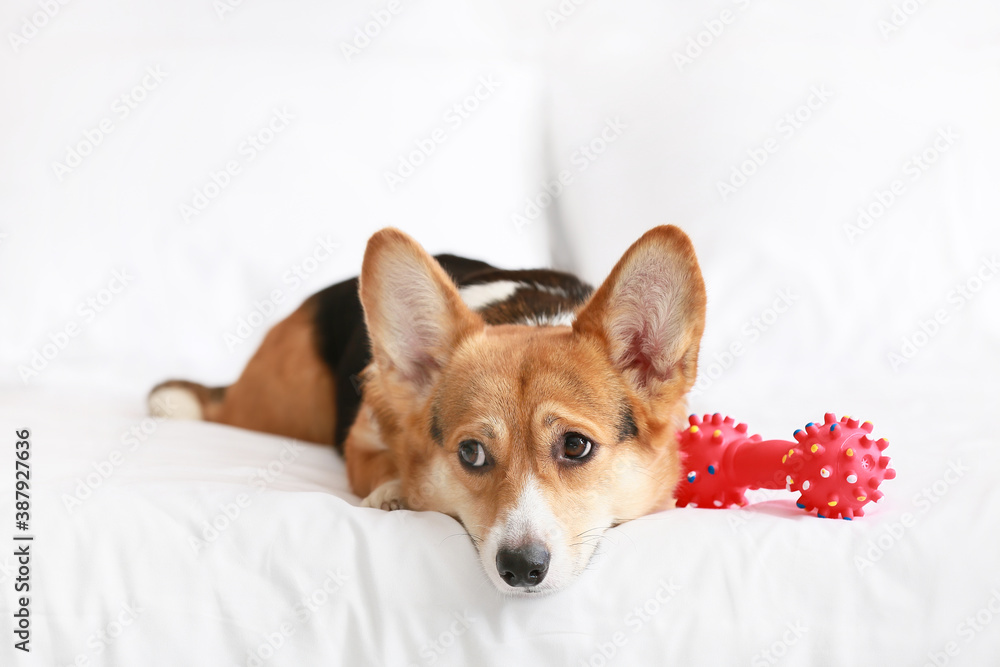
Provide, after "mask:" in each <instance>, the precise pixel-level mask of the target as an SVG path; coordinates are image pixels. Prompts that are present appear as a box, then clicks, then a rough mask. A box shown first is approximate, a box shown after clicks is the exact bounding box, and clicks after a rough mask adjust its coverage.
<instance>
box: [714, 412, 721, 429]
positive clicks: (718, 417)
mask: <svg viewBox="0 0 1000 667" xmlns="http://www.w3.org/2000/svg"><path fill="white" fill-rule="evenodd" d="M712 423H713V424H715V425H716V426H718V425H719V424H721V423H722V415H721V414H719V413H718V412H716V413H715V414H714V415H712Z"/></svg>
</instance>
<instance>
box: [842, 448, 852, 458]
mask: <svg viewBox="0 0 1000 667" xmlns="http://www.w3.org/2000/svg"><path fill="white" fill-rule="evenodd" d="M844 456H845V457H846V458H851V457H852V456H854V449H852V448H851V447H848V448H847V449H845V450H844Z"/></svg>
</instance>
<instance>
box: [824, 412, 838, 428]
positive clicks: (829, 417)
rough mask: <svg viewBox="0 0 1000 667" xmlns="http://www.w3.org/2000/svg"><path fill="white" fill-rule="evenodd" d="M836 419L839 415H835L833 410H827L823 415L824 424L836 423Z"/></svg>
mask: <svg viewBox="0 0 1000 667" xmlns="http://www.w3.org/2000/svg"><path fill="white" fill-rule="evenodd" d="M836 421H837V415H835V414H834V413H832V412H827V413H826V414H825V415H823V424H824V425H825V424H833V423H836Z"/></svg>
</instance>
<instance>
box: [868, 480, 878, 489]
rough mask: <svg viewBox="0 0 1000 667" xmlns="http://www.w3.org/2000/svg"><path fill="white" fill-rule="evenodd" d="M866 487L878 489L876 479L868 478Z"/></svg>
mask: <svg viewBox="0 0 1000 667" xmlns="http://www.w3.org/2000/svg"><path fill="white" fill-rule="evenodd" d="M868 486H870V487H872V488H873V489H877V488H878V479H877V478H875V477H869V478H868Z"/></svg>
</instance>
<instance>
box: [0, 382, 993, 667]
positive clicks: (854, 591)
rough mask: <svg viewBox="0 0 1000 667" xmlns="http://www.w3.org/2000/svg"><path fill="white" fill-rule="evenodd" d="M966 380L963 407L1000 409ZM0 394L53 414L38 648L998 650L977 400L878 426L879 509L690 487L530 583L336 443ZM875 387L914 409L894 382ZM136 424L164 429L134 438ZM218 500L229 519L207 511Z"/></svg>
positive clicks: (425, 661)
mask: <svg viewBox="0 0 1000 667" xmlns="http://www.w3.org/2000/svg"><path fill="white" fill-rule="evenodd" d="M924 395H925V398H926V397H927V395H926V394H924ZM962 398H963V399H964V401H965V406H966V407H965V409H964V410H963V412H966V413H968V412H969V411H974V410H975V409H976V408H979V409H985V408H986V407H988V405H987V402H986V401H984V400H983V399H982V398H980V399H977V398H976V396H975V395H972V394H971V393H970V395H968V396H964V397H962ZM990 398H991V400H995V399H996V396H995V395H993V396H991V397H990ZM934 400H937V399H934ZM952 400H953V401H957V397H954V398H953V399H952ZM977 400H978V401H983V402H977ZM0 405H2V407H0V424H2V426H3V431H2V432H3V433H4V434H7V435H6V437H7V438H8V439H12V438H13V431H14V429H15V428H24V427H27V428H30V429H31V431H32V435H31V442H32V448H33V449H32V451H33V453H34V455H33V458H32V468H33V474H34V475H35V478H34V479H35V492H34V493H35V497H34V501H33V508H34V509H33V516H32V520H33V522H34V524H33V532H34V534H35V535H36V536H37V537H36V540H35V542H34V543H33V545H32V549H34V551H33V571H32V593H33V595H32V602H31V607H32V609H33V613H34V616H33V619H34V629H33V637H32V648H33V654H32V656H31V658H30V661H31V664H52V665H70V664H91V665H177V664H185V665H213V666H218V665H259V664H273V665H307V664H308V665H313V664H337V665H431V664H442V665H510V664H532V665H535V664H547V665H573V666H574V667H575V666H577V665H595V666H597V665H604V664H609V665H611V664H618V665H640V664H642V665H659V664H683V665H723V664H726V665H731V664H748V663H749V664H751V665H770V664H779V663H781V664H815V665H890V664H891V665H922V664H924V663H925V662H927V661H929V660H930V657H929V656H930V655H937V656H938V658H939V659H941V658H940V656H942V655H943V656H945V658H947V659H948V660H949V661H954V664H964V665H986V664H995V663H996V660H997V656H1000V571H998V568H997V564H998V563H1000V537H998V535H997V517H1000V494H998V493H997V492H996V491H995V483H996V479H997V478H998V475H1000V442H998V438H997V437H996V435H995V434H994V433H993V432H990V431H987V430H985V429H984V428H982V427H975V426H971V425H970V424H971V422H969V421H964V422H959V423H949V422H947V421H944V420H942V421H930V422H925V421H920V420H918V419H916V418H914V419H912V420H910V419H906V418H897V419H890V420H889V423H881V424H876V429H877V432H878V433H880V434H884V435H888V436H890V437H891V438H892V441H893V442H892V444H891V445H890V449H889V451H888V453H889V454H894V455H896V456H895V458H894V465H895V467H897V469H898V471H899V477H898V478H897V479H896V480H893V481H891V482H887V483H886V484H885V486H884V487H883V488H884V489H885V491H886V497H885V498H884V499H883V500H882V501H881V502H880V503H879V504H878V505H876V506H874V507H873V508H872V509H871V511H870V513H869V516H867V517H865V518H864V519H859V520H855V521H853V522H847V521H834V520H822V519H818V518H815V517H812V516H806V515H805V514H803V513H801V512H799V511H798V510H797V509H795V507H794V505H793V502H792V497H791V495H790V494H785V493H783V492H769V493H767V494H764V493H758V494H757V495H756V496H755V498H756V499H757V500H760V501H761V502H758V503H756V504H754V505H753V506H752V507H750V508H748V509H744V510H726V511H718V510H708V509H679V510H673V511H670V512H665V513H660V514H656V515H652V516H650V517H647V518H645V519H642V520H638V521H634V522H631V523H628V524H625V525H623V526H621V527H619V528H616V529H614V530H612V531H610V532H609V533H608V534H607V537H606V539H604V540H602V546H601V549H600V551H599V554H598V556H597V557H596V558H595V559H594V561H593V564H592V566H591V567H590V568H589V569H588V570H587V571H586V572H585V573H584V574H583V575H582V576H581V577H580V578H579V580H578V581H577V582H576V583H575V584H574V585H572V586H571V587H569V588H567V589H566V590H564V591H562V592H560V593H558V594H555V595H552V596H550V597H546V598H543V599H532V600H510V599H504V598H502V597H501V596H500V595H498V594H497V592H496V591H495V590H494V589H493V588H492V586H491V584H489V583H488V582H487V580H486V579H485V576H484V575H483V573H482V572H481V570H480V565H479V562H478V560H477V559H476V558H475V555H474V551H473V547H472V545H471V544H470V542H469V540H468V539H467V538H466V537H465V536H464V533H463V531H462V529H461V527H460V526H459V525H458V523H456V522H455V521H453V520H452V519H450V518H448V517H446V516H443V515H440V514H437V513H415V512H409V511H397V512H383V511H380V510H373V509H364V508H359V507H357V506H356V502H357V498H355V497H354V496H352V495H351V494H350V492H349V491H348V489H347V486H346V481H345V477H344V468H343V464H342V462H341V460H340V459H339V458H338V457H337V456H336V455H335V454H334V453H333V452H332V450H330V449H328V448H324V447H319V446H314V445H308V444H303V443H295V442H294V441H287V440H284V439H282V438H278V437H272V436H268V435H262V434H258V433H251V432H246V431H242V430H238V429H233V428H230V427H225V426H219V425H213V424H204V423H197V422H173V421H165V422H162V423H155V422H152V421H147V419H148V418H145V417H144V416H143V411H142V408H141V403H140V402H139V400H137V399H136V398H134V397H133V398H121V397H114V396H110V395H109V396H107V397H105V396H92V397H81V396H79V395H70V394H67V395H59V394H50V393H40V392H17V393H5V394H3V395H2V396H0ZM944 405H945V406H947V405H948V403H947V402H946V403H944ZM866 407H867V408H868V409H869V410H871V411H875V412H877V413H881V414H885V415H893V414H895V415H900V414H901V412H902V410H901V409H900V407H898V402H897V400H896V398H894V397H886V398H884V399H883V400H882V401H881V402H880V401H872V402H871V403H870V404H868V405H866ZM954 407H955V408H956V410H957V409H958V407H959V406H958V405H957V404H955V405H954ZM956 414H958V413H956ZM806 417H808V415H806ZM135 427H138V429H139V430H138V432H139V433H143V434H144V439H141V440H140V439H139V438H136V439H135V440H133V439H132V438H131V436H130V433H132V432H133V429H134V428H135ZM144 428H145V431H146V432H149V433H148V435H147V434H146V433H145V432H144V431H143V430H142V429H144ZM768 435H769V436H770V435H772V434H768ZM782 435H783V434H781V433H775V434H773V437H780V436H782ZM11 449H12V448H11ZM8 451H10V449H8ZM113 451H118V452H120V453H121V459H120V460H119V459H118V458H117V457H114V458H113V457H112V452H113ZM119 461H120V463H119V464H118V465H115V462H119ZM269 466H270V473H264V472H261V471H266V470H267V469H268V467H269ZM99 468H100V469H103V470H104V473H105V474H107V473H108V472H109V470H110V471H111V472H110V474H108V476H107V478H106V479H105V478H104V477H102V474H101V472H100V471H99V470H98V469H99ZM950 471H951V472H950ZM268 474H269V475H270V477H268V476H267V475H268ZM88 480H89V486H92V487H96V488H92V489H91V488H89V487H88ZM81 484H82V485H83V486H82V487H81ZM925 489H926V490H927V491H924V490H925ZM88 491H89V497H86V498H85V499H83V500H81V501H80V502H79V504H77V503H76V502H75V501H71V500H68V499H69V498H74V500H75V499H77V498H79V497H81V496H86V495H87V492H88ZM922 493H923V494H925V495H924V496H921V494H922ZM926 494H929V495H926ZM2 497H3V502H2V503H0V516H4V517H9V516H11V514H12V511H13V508H12V507H11V502H10V500H9V494H7V493H4V494H3V495H2ZM932 500H933V501H934V502H931V501H932ZM205 522H208V523H211V522H217V526H218V527H221V528H222V529H221V530H219V531H218V534H215V533H212V532H208V533H205V532H204V531H205V527H206V523H205ZM5 532H6V531H5ZM11 532H14V531H11ZM4 541H6V538H4ZM4 552H5V553H6V554H7V555H6V556H5V557H4V558H3V559H0V564H2V565H3V568H4V569H3V574H2V577H3V580H2V581H0V585H2V586H4V587H5V588H8V587H10V586H11V583H12V578H11V577H12V575H11V572H12V570H11V567H12V565H13V562H12V558H11V556H10V550H9V549H4ZM6 593H7V591H5V595H4V596H2V599H3V600H4V601H5V604H9V600H10V599H11V598H10V596H9V595H7V594H6ZM991 607H992V609H991ZM984 610H985V611H984ZM5 615H7V616H8V618H9V614H5ZM977 615H978V618H979V621H976V620H975V618H976V617H977ZM970 618H971V619H973V620H972V621H969V620H967V619H970ZM987 618H988V619H989V620H991V621H992V623H982V621H983V620H984V619H987ZM125 623H128V624H127V625H125ZM976 623H979V624H981V626H982V628H981V630H979V631H976V630H975V627H976V626H975V625H974V624H976ZM102 633H103V634H102ZM11 644H12V642H11V641H9V640H8V641H5V642H4V643H3V645H2V646H0V655H4V656H6V657H5V658H3V660H2V662H3V663H4V664H29V661H28V660H19V661H18V662H17V663H12V662H11V660H12V659H13V658H14V653H15V651H14V649H13V648H12V645H11ZM948 649H951V650H955V649H957V650H958V651H959V653H958V655H957V657H954V658H953V657H950V656H947V655H946V654H945V651H946V650H948ZM86 661H89V662H86Z"/></svg>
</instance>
